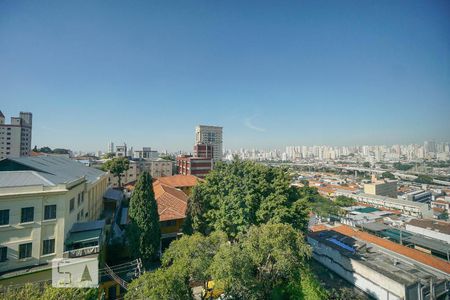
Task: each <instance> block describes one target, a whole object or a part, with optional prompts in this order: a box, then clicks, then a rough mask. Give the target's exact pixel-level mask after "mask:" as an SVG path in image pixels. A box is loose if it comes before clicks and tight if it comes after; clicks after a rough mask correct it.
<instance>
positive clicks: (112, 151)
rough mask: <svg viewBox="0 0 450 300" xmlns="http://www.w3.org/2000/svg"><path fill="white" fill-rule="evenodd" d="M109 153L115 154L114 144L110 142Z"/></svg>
mask: <svg viewBox="0 0 450 300" xmlns="http://www.w3.org/2000/svg"><path fill="white" fill-rule="evenodd" d="M108 153H114V143H113V142H109V144H108Z"/></svg>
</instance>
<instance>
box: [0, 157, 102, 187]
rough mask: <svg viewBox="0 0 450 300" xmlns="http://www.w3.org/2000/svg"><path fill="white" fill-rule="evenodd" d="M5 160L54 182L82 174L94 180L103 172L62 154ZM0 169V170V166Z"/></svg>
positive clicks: (71, 179)
mask: <svg viewBox="0 0 450 300" xmlns="http://www.w3.org/2000/svg"><path fill="white" fill-rule="evenodd" d="M7 160H9V161H12V162H15V163H18V164H21V165H23V166H26V167H28V168H30V170H33V171H36V172H38V173H39V175H41V176H42V177H44V178H45V179H47V180H49V181H50V182H52V183H54V184H59V183H68V182H72V181H74V180H77V179H79V178H80V177H83V176H85V177H86V180H87V181H88V182H94V181H96V180H97V179H98V178H99V177H100V176H102V175H103V174H104V172H103V171H101V170H98V169H95V168H90V167H86V166H85V165H84V164H82V163H79V162H77V161H74V160H71V159H69V158H66V157H62V156H34V157H17V158H7V159H5V160H4V161H7ZM0 171H2V169H1V167H0ZM8 171H11V170H8ZM12 171H14V170H12Z"/></svg>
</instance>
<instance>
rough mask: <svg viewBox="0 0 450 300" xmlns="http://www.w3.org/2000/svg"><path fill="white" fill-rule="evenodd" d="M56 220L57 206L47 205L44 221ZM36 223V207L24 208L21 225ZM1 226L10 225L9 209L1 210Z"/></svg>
mask: <svg viewBox="0 0 450 300" xmlns="http://www.w3.org/2000/svg"><path fill="white" fill-rule="evenodd" d="M53 219H56V204H52V205H45V207H44V220H53ZM33 221H34V207H22V209H21V215H20V223H27V222H33ZM0 225H9V209H1V210H0Z"/></svg>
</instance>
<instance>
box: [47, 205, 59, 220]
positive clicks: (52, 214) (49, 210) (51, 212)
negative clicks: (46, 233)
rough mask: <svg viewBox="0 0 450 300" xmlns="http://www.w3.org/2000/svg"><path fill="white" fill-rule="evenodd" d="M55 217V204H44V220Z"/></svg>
mask: <svg viewBox="0 0 450 300" xmlns="http://www.w3.org/2000/svg"><path fill="white" fill-rule="evenodd" d="M52 219H56V204H53V205H46V206H45V208H44V220H52Z"/></svg>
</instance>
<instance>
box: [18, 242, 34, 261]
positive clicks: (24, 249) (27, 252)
mask: <svg viewBox="0 0 450 300" xmlns="http://www.w3.org/2000/svg"><path fill="white" fill-rule="evenodd" d="M31 245H32V243H26V244H22V245H19V259H22V258H27V257H31Z"/></svg>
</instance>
